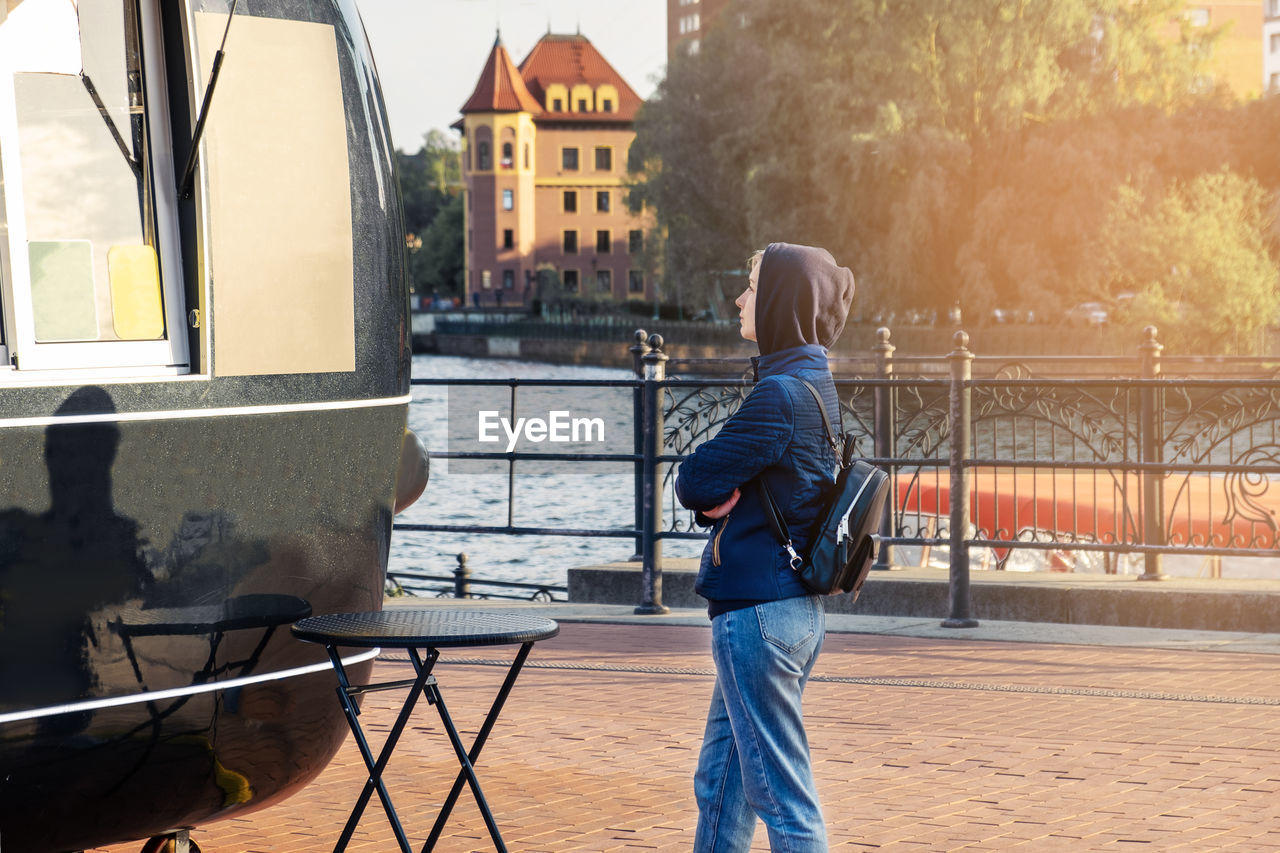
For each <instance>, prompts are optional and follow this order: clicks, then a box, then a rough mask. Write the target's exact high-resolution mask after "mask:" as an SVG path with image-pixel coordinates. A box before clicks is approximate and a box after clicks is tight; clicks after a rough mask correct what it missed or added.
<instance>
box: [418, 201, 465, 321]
mask: <svg viewBox="0 0 1280 853" xmlns="http://www.w3.org/2000/svg"><path fill="white" fill-rule="evenodd" d="M464 227H465V224H464V221H463V195H462V194H461V193H458V194H457V195H454V196H451V197H450V198H449V200H448V202H446V203H445V205H444V207H442V208H441V209H440V212H439V214H437V216H436V218H435V219H433V220H432V221H431V225H429V226H428V227H427V230H426V233H425V234H423V235H422V248H420V249H418V250H417V251H416V252H413V253H411V254H410V257H409V270H410V274H411V275H412V276H413V278H414V281H416V282H420V283H421V285H420V287H421V288H422V289H420V290H419V292H420V293H434V292H437V291H438V292H439V293H440V295H441V296H462V295H463V294H462V284H463V277H464V274H465V269H466V244H465V242H464V240H463V229H464Z"/></svg>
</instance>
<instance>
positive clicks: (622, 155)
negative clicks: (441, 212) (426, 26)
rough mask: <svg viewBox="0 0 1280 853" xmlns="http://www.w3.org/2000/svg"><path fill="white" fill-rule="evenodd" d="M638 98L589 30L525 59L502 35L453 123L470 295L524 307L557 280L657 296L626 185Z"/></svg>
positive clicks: (587, 288)
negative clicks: (515, 55) (514, 55)
mask: <svg viewBox="0 0 1280 853" xmlns="http://www.w3.org/2000/svg"><path fill="white" fill-rule="evenodd" d="M640 104H641V101H640V98H639V96H637V95H636V93H635V92H634V90H632V88H631V87H630V86H629V85H627V83H626V81H625V80H623V79H622V77H621V76H620V75H619V74H618V73H617V71H615V70H614V69H613V67H612V66H610V65H609V63H608V62H607V61H606V60H605V59H604V57H603V56H601V55H600V53H599V52H598V51H597V50H596V49H595V47H594V46H593V45H592V44H591V42H590V41H588V40H587V39H586V37H584V36H582V35H581V34H575V35H554V34H552V33H551V32H550V31H548V32H547V34H546V35H545V36H543V37H542V38H541V39H539V40H538V43H537V44H536V45H534V47H533V49H532V50H531V51H530V52H529V55H528V56H526V57H525V59H524V61H523V62H521V63H520V65H519V66H516V65H515V63H513V62H512V60H511V56H510V55H509V54H508V53H507V50H506V47H504V46H503V44H502V37H501V33H498V34H497V35H496V37H495V39H494V43H493V48H492V49H491V50H490V52H489V57H488V59H487V60H486V62H485V65H484V70H483V71H481V73H480V78H479V80H478V81H477V82H476V86H475V89H474V90H473V91H472V93H471V96H470V97H469V98H467V101H466V103H464V104H463V106H462V110H461V112H462V118H461V119H459V120H458V121H457V122H456V123H455V124H454V125H453V126H454V128H455V129H457V130H459V131H460V132H461V133H462V150H463V158H462V159H463V176H464V179H465V186H466V193H467V199H466V206H465V210H466V218H467V223H466V256H467V257H466V284H465V288H466V298H467V300H468V304H471V305H492V306H498V305H501V306H507V307H515V306H519V305H522V304H523V305H529V304H530V303H532V302H533V301H534V300H536V299H538V298H539V295H540V294H539V285H540V283H542V284H545V283H546V282H547V281H548V277H553V278H554V280H556V281H558V282H559V283H560V286H561V288H562V289H563V291H566V292H568V293H570V294H573V293H578V294H581V295H587V294H592V295H595V296H599V297H605V298H614V299H626V298H634V299H651V298H652V297H653V285H652V282H651V281H650V276H649V275H647V274H646V273H645V271H644V268H643V266H642V264H641V255H640V251H641V249H642V247H643V239H644V238H643V234H644V229H645V227H646V225H647V221H646V220H645V219H643V218H641V217H635V216H632V215H631V214H630V213H629V211H628V209H627V204H626V198H625V187H624V182H625V178H626V167H627V151H628V149H629V148H630V146H631V142H632V140H633V139H634V138H635V130H634V120H635V115H636V112H637V110H638V109H639V108H640Z"/></svg>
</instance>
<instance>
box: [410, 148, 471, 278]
mask: <svg viewBox="0 0 1280 853" xmlns="http://www.w3.org/2000/svg"><path fill="white" fill-rule="evenodd" d="M396 165H397V167H398V168H397V176H398V178H399V181H400V201H401V204H402V205H403V206H404V219H405V239H406V244H407V248H408V250H409V275H410V279H411V282H412V284H413V289H414V291H415V292H417V293H430V292H431V291H432V290H435V289H439V288H441V287H448V284H447V283H446V282H445V281H443V280H437V279H434V278H431V277H429V276H428V275H427V273H426V272H425V271H426V270H428V269H430V270H439V269H440V268H441V264H440V262H439V261H438V259H435V258H432V259H430V260H428V259H427V258H423V257H419V254H420V252H421V251H422V247H424V246H425V245H426V242H427V241H426V235H427V233H428V231H429V230H430V228H431V226H432V225H433V224H434V223H435V221H436V219H437V218H438V217H439V215H440V214H441V213H442V212H443V211H444V210H445V209H446V208H447V207H448V206H449V205H450V204H451V203H452V200H453V199H455V198H456V197H458V196H459V195H460V193H461V189H462V161H461V155H460V153H459V150H458V143H457V141H456V140H454V139H452V138H451V137H450V136H448V135H447V134H445V133H444V132H443V131H439V130H432V131H429V132H428V133H427V134H426V135H425V136H424V137H423V145H422V148H420V149H419V150H418V151H417V153H415V154H405V153H404V152H402V151H399V150H397V151H396ZM461 233H462V226H461V225H459V226H458V235H459V240H460V239H461ZM436 242H437V248H439V245H440V241H439V240H438V239H437V241H436ZM462 251H463V250H462V249H459V250H458V258H457V264H458V265H459V266H461V265H462V263H463V258H462ZM446 266H447V265H446Z"/></svg>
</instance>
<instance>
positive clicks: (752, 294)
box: [733, 261, 760, 341]
mask: <svg viewBox="0 0 1280 853" xmlns="http://www.w3.org/2000/svg"><path fill="white" fill-rule="evenodd" d="M759 282H760V262H759V261H756V262H755V263H754V264H752V265H751V273H750V275H748V276H747V289H746V290H744V291H742V295H741V296H739V297H738V298H737V299H736V300H734V303H733V304H734V305H737V306H738V322H739V323H741V324H742V327H741V328H740V329H739V330H738V331H739V332H740V333H741V334H742V337H744V338H746V339H747V340H749V341H754V340H755V339H756V286H757V285H758V284H759Z"/></svg>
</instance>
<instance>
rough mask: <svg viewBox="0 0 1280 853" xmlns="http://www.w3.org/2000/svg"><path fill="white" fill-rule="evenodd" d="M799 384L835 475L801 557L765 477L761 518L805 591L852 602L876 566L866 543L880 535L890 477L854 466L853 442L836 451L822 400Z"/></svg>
mask: <svg viewBox="0 0 1280 853" xmlns="http://www.w3.org/2000/svg"><path fill="white" fill-rule="evenodd" d="M800 381H801V382H804V385H805V387H806V388H808V389H809V393H811V394H812V395H813V399H814V400H815V401H816V402H817V404H818V411H819V412H820V413H821V414H822V425H823V426H824V427H825V428H826V432H827V441H828V442H830V444H831V449H832V450H834V451H835V452H836V459H837V460H839V462H840V471H839V473H837V474H836V482H835V486H834V487H833V488H831V490H830V491H829V492H828V493H827V499H826V502H825V504H824V506H823V509H822V512H821V513H820V514H819V515H818V520H817V521H816V522H815V523H814V527H813V531H812V533H811V535H810V536H809V553H808V554H807V555H806V556H803V557H802V556H801V555H800V554H798V553H796V550H795V547H794V546H793V545H792V544H791V533H790V531H789V530H788V529H787V520H786V519H785V518H783V517H782V513H781V512H779V510H778V505H777V503H776V502H775V501H774V499H773V495H772V494H771V493H770V492H769V486H768V484H767V483H765V481H764V477H760V478H759V482H760V488H761V490H762V491H763V492H764V506H765V515H766V516H768V518H769V523H770V525H771V526H772V527H773V532H774V533H775V534H776V535H777V537H778V541H780V542H781V543H782V545H783V547H784V548H786V550H787V553H788V554H789V555H790V557H791V568H792V569H793V570H795V573H796V575H797V576H799V578H800V583H802V584H803V585H804V587H805V588H806V589H808V590H809V591H810V592H813V593H817V594H818V595H829V594H831V593H835V592H852V593H853V597H854V599H857V597H858V592H859V591H860V590H861V588H862V583H863V581H865V580H866V579H867V573H868V572H870V571H871V564H872V563H873V562H874V561H875V550H876V549H875V540H873V539H872V538H871V537H872V534H874V533H876V532H878V531H879V529H880V519H881V518H882V517H883V515H884V506H885V502H886V501H887V500H888V499H889V475H888V474H887V473H886V472H884V471H881V470H880V469H879V468H876V467H875V466H874V465H871V464H870V463H868V462H864V461H862V460H861V459H858V460H854V459H853V458H852V457H853V441H852V439H851V438H850V437H849V436H847V435H845V436H841V440H842V443H843V445H844V447H843V449H842V448H841V447H839V446H837V444H836V438H835V432H834V431H833V430H832V429H831V419H830V418H829V417H827V407H826V406H825V405H824V404H823V402H822V395H821V394H819V393H818V389H817V388H814V387H813V385H811V384H809V383H808V382H805V380H803V379H801V380H800Z"/></svg>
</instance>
